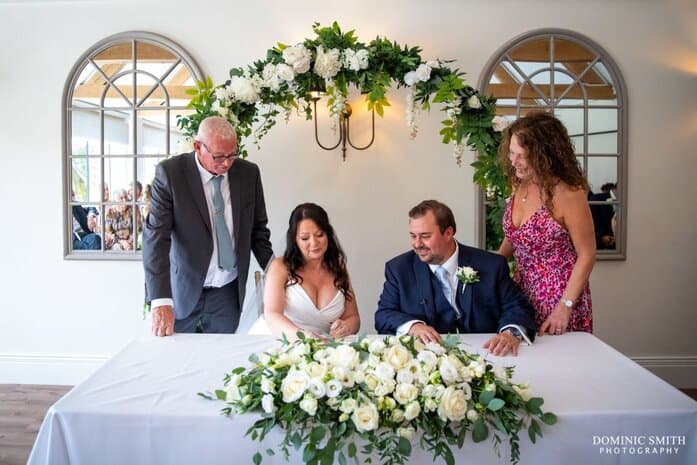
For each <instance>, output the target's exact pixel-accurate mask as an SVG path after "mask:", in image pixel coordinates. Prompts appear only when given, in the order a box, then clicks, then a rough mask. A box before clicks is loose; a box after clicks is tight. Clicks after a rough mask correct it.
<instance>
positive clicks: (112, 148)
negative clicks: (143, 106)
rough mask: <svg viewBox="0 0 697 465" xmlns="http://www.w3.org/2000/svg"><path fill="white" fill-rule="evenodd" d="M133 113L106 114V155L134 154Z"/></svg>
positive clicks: (116, 112) (107, 112)
mask: <svg viewBox="0 0 697 465" xmlns="http://www.w3.org/2000/svg"><path fill="white" fill-rule="evenodd" d="M132 115H133V112H131V111H114V110H111V111H105V112H104V155H130V154H133V144H132V137H133V136H132V130H131V124H132V121H131V118H132Z"/></svg>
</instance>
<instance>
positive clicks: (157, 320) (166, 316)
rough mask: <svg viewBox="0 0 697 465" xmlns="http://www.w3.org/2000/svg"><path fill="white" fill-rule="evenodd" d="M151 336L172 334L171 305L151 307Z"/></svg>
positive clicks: (172, 316) (172, 314)
mask: <svg viewBox="0 0 697 465" xmlns="http://www.w3.org/2000/svg"><path fill="white" fill-rule="evenodd" d="M152 334H153V336H171V335H172V334H174V311H173V310H172V306H171V305H161V306H159V307H155V308H153V309H152Z"/></svg>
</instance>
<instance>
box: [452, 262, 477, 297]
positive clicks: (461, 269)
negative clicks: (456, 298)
mask: <svg viewBox="0 0 697 465" xmlns="http://www.w3.org/2000/svg"><path fill="white" fill-rule="evenodd" d="M455 277H456V278H457V279H459V280H460V282H461V283H462V292H465V288H466V287H467V285H468V284H472V283H476V282H478V281H479V272H478V271H477V270H475V269H474V268H472V267H471V266H458V267H457V271H455Z"/></svg>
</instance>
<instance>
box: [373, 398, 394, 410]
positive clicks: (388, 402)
mask: <svg viewBox="0 0 697 465" xmlns="http://www.w3.org/2000/svg"><path fill="white" fill-rule="evenodd" d="M378 407H379V409H380V410H387V411H390V410H394V409H395V408H396V407H397V402H396V401H395V400H394V399H393V398H392V397H390V396H384V397H380V399H379V401H378Z"/></svg>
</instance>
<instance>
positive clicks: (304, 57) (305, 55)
mask: <svg viewBox="0 0 697 465" xmlns="http://www.w3.org/2000/svg"><path fill="white" fill-rule="evenodd" d="M311 59H312V54H311V53H310V51H309V50H308V49H307V48H305V46H304V45H303V44H298V45H295V46H293V47H288V48H286V49H284V50H283V60H285V62H286V63H288V64H289V65H290V66H292V67H293V71H295V72H296V73H298V74H302V73H306V72H308V71H309V70H310V60H311Z"/></svg>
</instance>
